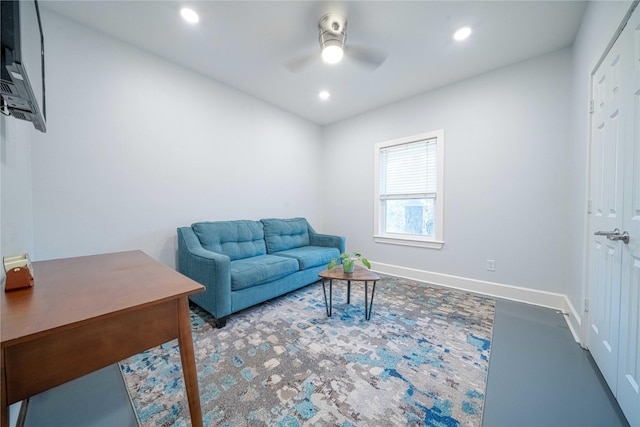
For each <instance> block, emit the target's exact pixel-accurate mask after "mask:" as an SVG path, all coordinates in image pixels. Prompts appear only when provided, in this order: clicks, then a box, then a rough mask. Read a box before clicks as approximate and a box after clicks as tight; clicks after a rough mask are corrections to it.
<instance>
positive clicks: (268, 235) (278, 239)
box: [260, 218, 309, 254]
mask: <svg viewBox="0 0 640 427" xmlns="http://www.w3.org/2000/svg"><path fill="white" fill-rule="evenodd" d="M260 222H262V224H263V225H264V240H265V242H266V244H267V253H270V254H272V253H274V252H280V251H286V250H287V249H293V248H299V247H301V246H309V226H308V224H307V220H306V219H304V218H291V219H274V218H269V219H261V220H260Z"/></svg>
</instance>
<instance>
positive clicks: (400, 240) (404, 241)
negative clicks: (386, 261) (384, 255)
mask: <svg viewBox="0 0 640 427" xmlns="http://www.w3.org/2000/svg"><path fill="white" fill-rule="evenodd" d="M373 240H374V241H375V242H377V243H387V244H390V245H402V246H414V247H418V248H429V249H442V247H443V246H444V242H441V241H438V240H419V239H412V238H404V237H388V236H373Z"/></svg>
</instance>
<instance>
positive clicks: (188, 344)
mask: <svg viewBox="0 0 640 427" xmlns="http://www.w3.org/2000/svg"><path fill="white" fill-rule="evenodd" d="M178 343H179V345H180V359H181V360H182V373H183V374H184V384H185V388H186V389H187V399H188V400H189V413H190V414H191V425H192V426H194V427H202V425H203V424H202V409H201V408H200V392H199V390H198V373H197V370H196V358H195V355H194V352H193V338H192V337H191V320H190V318H189V302H188V300H187V297H184V298H180V299H178Z"/></svg>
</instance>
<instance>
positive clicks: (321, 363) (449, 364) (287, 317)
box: [120, 276, 495, 427]
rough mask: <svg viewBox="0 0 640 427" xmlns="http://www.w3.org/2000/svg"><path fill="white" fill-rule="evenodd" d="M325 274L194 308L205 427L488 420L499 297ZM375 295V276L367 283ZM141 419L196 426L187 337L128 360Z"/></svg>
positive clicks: (125, 372)
mask: <svg viewBox="0 0 640 427" xmlns="http://www.w3.org/2000/svg"><path fill="white" fill-rule="evenodd" d="M333 291H334V292H333V315H332V317H327V315H326V311H325V301H324V296H323V292H322V284H321V282H317V283H315V284H312V285H309V286H307V287H305V288H303V289H300V290H298V291H294V292H292V293H289V294H287V295H284V296H282V297H280V298H277V299H274V300H271V301H269V302H266V303H264V304H261V305H258V306H256V307H253V308H251V309H248V310H245V311H243V312H240V313H237V314H235V315H232V316H231V317H230V318H229V320H228V322H227V325H226V326H225V327H224V328H221V329H215V328H214V327H212V326H211V323H212V319H211V317H210V316H209V315H208V314H207V313H206V312H204V311H202V310H200V309H199V308H198V307H196V306H192V307H191V321H192V330H193V341H194V347H195V348H194V350H195V356H196V365H197V368H198V382H199V388H200V399H201V405H202V414H203V418H204V424H205V425H206V426H233V427H236V426H287V427H289V426H291V427H292V426H342V427H350V426H406V425H410V426H422V425H424V426H438V427H442V426H480V425H481V423H482V410H483V404H484V393H485V387H486V379H487V371H488V365H489V352H490V346H491V333H492V327H493V318H494V309H495V301H494V300H493V299H491V298H486V297H482V296H478V295H473V294H470V293H464V292H461V291H456V290H452V289H446V288H441V287H436V286H431V285H427V284H424V283H416V282H412V281H410V280H405V279H398V278H392V277H387V276H384V277H382V279H381V280H380V281H379V282H378V284H377V287H376V291H375V300H374V304H373V312H372V316H371V320H369V321H367V320H365V315H364V286H363V285H362V283H353V284H352V287H351V304H346V284H345V283H343V282H334V288H333ZM369 292H371V285H370V286H369ZM120 367H121V370H122V372H123V376H124V378H125V382H126V384H127V387H128V390H129V393H130V396H131V398H132V401H133V404H134V408H135V411H136V412H137V415H138V418H139V420H140V422H141V424H142V425H143V426H188V425H190V418H189V408H188V404H187V398H186V393H185V389H184V382H183V377H182V369H181V362H180V355H179V350H178V344H177V341H175V340H174V341H171V342H169V343H167V344H164V345H162V346H160V347H157V348H154V349H151V350H149V351H146V352H144V353H141V354H139V355H136V356H134V357H131V358H129V359H127V360H125V361H123V362H121V363H120Z"/></svg>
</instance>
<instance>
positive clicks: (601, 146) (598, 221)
mask: <svg viewBox="0 0 640 427" xmlns="http://www.w3.org/2000/svg"><path fill="white" fill-rule="evenodd" d="M626 59H627V57H626V56H625V52H623V51H622V50H621V46H620V44H619V43H616V44H615V45H614V46H613V48H612V49H611V51H610V52H609V54H608V55H607V56H606V58H605V60H604V61H603V63H602V65H601V66H600V68H599V69H598V71H597V72H596V73H595V75H594V78H593V93H594V96H595V98H594V110H595V111H594V114H593V117H592V163H591V164H592V169H591V179H592V192H593V197H592V208H593V214H592V217H591V221H590V231H591V232H590V236H591V239H592V241H591V245H590V265H591V270H590V278H591V282H590V287H589V289H590V296H589V300H590V302H591V304H590V305H591V307H590V317H589V322H590V323H589V326H590V327H589V350H590V351H591V353H592V355H593V358H594V359H595V361H596V363H597V364H598V366H599V368H600V370H601V371H602V374H603V376H604V378H605V380H606V381H607V384H609V387H610V388H611V389H612V390H615V389H616V387H617V379H618V352H619V345H618V338H619V317H620V311H619V308H620V283H621V273H622V270H621V268H622V247H621V244H620V242H615V241H610V240H608V239H607V238H606V237H605V236H596V235H595V232H597V231H613V230H614V229H616V228H617V229H620V228H621V227H622V217H621V215H620V213H621V212H623V200H624V199H623V191H624V189H623V178H624V177H623V172H624V148H625V137H626V133H625V126H626V116H625V114H626V109H625V108H624V107H625V105H624V102H623V101H624V96H623V91H621V87H622V85H623V82H622V78H623V77H624V73H623V72H622V69H623V67H624V66H625V63H626Z"/></svg>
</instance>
